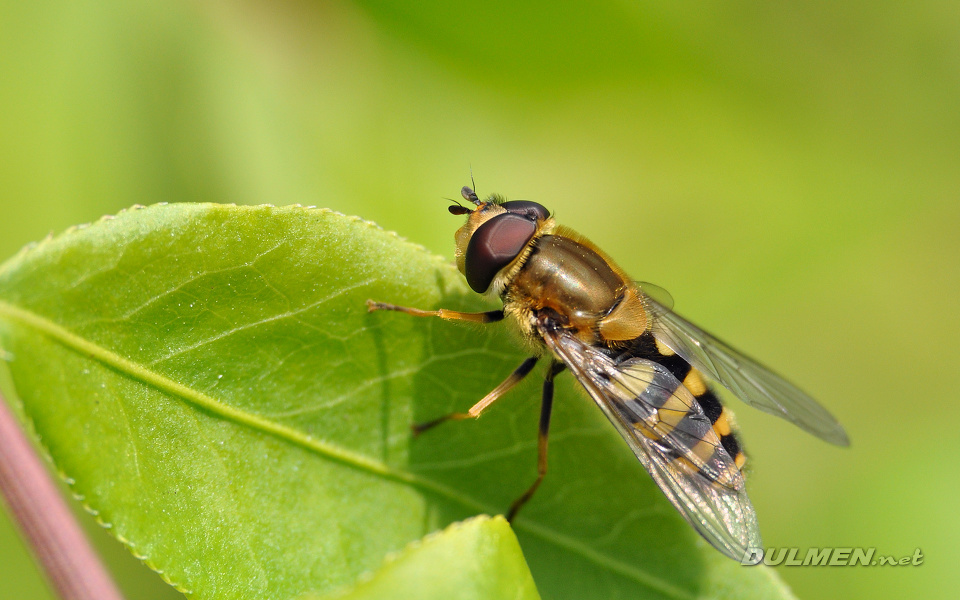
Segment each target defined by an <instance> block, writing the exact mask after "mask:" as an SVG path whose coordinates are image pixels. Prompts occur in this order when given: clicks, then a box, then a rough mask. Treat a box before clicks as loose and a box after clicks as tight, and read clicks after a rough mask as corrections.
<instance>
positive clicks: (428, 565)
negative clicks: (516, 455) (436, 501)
mask: <svg viewBox="0 0 960 600" xmlns="http://www.w3.org/2000/svg"><path fill="white" fill-rule="evenodd" d="M307 598H318V597H317V596H313V595H308V596H307V597H305V598H304V600H306V599H307ZM325 598H326V599H327V600H382V599H383V598H407V599H409V600H430V599H431V598H435V599H437V600H449V599H450V598H459V599H461V600H497V599H498V598H502V599H503V600H537V599H539V598H540V595H539V594H537V588H536V587H535V586H534V584H533V577H532V576H531V575H530V570H529V569H528V568H527V563H526V562H524V560H523V553H521V552H520V543H519V542H518V541H517V537H516V536H515V535H514V534H513V530H511V529H510V525H508V524H507V521H506V519H504V518H503V517H494V518H490V517H487V516H481V517H474V518H472V519H469V520H467V521H464V522H462V523H455V524H453V525H451V526H450V527H448V528H447V529H445V530H444V531H442V532H438V533H433V534H430V535H428V536H427V537H426V538H424V539H423V540H418V541H416V542H414V543H412V544H410V545H409V546H407V547H406V548H405V549H404V550H403V551H402V552H401V553H400V554H398V555H396V556H390V557H388V558H387V561H386V564H385V565H384V566H382V567H381V568H380V570H378V571H377V572H376V574H375V575H374V576H373V577H371V578H369V579H365V580H363V581H361V582H360V583H358V584H357V585H356V586H355V587H353V588H351V589H350V590H348V591H345V592H339V593H334V594H332V595H330V596H325Z"/></svg>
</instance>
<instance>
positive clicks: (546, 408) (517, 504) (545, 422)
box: [507, 361, 564, 522]
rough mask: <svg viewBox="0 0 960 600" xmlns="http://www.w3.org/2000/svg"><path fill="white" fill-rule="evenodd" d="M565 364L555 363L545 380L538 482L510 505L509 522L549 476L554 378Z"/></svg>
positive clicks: (538, 436)
mask: <svg viewBox="0 0 960 600" xmlns="http://www.w3.org/2000/svg"><path fill="white" fill-rule="evenodd" d="M563 369H564V366H563V363H561V362H557V361H554V362H553V363H552V364H551V365H550V369H549V370H548V371H547V376H546V378H545V379H544V380H543V401H542V403H541V404H540V429H539V431H538V433H537V480H536V481H534V482H533V485H531V486H530V488H529V489H528V490H527V491H526V492H524V493H523V495H522V496H520V497H519V498H517V499H516V500H514V501H513V504H511V505H510V512H508V513H507V521H511V522H512V521H513V519H514V517H516V516H517V512H518V511H519V510H520V509H521V508H522V507H523V505H524V504H526V503H527V501H528V500H529V499H530V498H532V497H533V493H534V492H536V491H537V488H538V487H540V482H541V481H543V476H544V475H546V474H547V435H548V434H549V433H550V412H551V411H552V410H553V378H554V377H555V376H556V375H557V374H558V373H560V372H561V371H563Z"/></svg>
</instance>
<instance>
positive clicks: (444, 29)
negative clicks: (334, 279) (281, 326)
mask: <svg viewBox="0 0 960 600" xmlns="http://www.w3.org/2000/svg"><path fill="white" fill-rule="evenodd" d="M471 167H472V169H473V174H474V176H475V177H476V185H477V188H478V191H479V192H480V194H481V195H485V194H489V193H491V192H500V193H503V194H506V195H507V196H508V197H510V198H512V199H533V200H537V201H540V202H542V203H543V204H546V205H547V206H548V207H549V208H551V209H552V210H554V211H555V212H556V214H557V215H558V217H559V219H560V220H561V222H563V223H565V224H568V225H572V226H574V227H575V228H577V229H578V230H580V231H581V232H582V233H584V234H585V235H587V236H588V237H590V238H592V239H594V240H595V241H597V242H598V243H599V244H600V245H601V246H602V247H603V248H604V249H605V250H607V251H608V252H609V253H610V254H611V255H612V256H614V257H615V258H616V259H617V260H618V261H619V262H620V263H621V264H622V265H623V266H624V267H625V268H626V269H627V270H628V271H629V272H630V273H632V274H634V276H636V277H637V278H638V279H642V280H647V281H652V282H656V283H657V284H659V285H662V286H664V287H666V288H667V289H669V290H671V292H672V293H673V295H674V297H675V298H676V305H677V308H678V310H679V311H680V312H681V313H683V314H685V315H687V316H690V317H692V318H693V320H695V321H696V322H698V323H700V324H702V325H703V326H704V327H706V328H708V329H710V330H712V331H714V332H716V333H718V334H719V335H720V336H721V337H725V338H727V339H730V340H732V341H734V342H736V344H737V345H738V346H740V347H741V348H743V349H745V350H747V351H748V352H749V353H752V354H754V355H756V356H759V357H761V358H762V359H764V361H765V362H767V363H769V364H772V365H775V366H777V367H778V369H779V370H780V371H782V372H784V373H785V374H787V375H789V376H790V377H791V378H792V379H794V380H796V381H798V382H800V383H801V384H802V385H803V386H804V387H805V388H806V389H808V390H810V391H811V392H813V393H814V395H816V396H817V397H818V398H820V399H821V400H822V402H823V403H824V404H825V405H827V406H828V407H830V408H831V410H833V411H834V412H835V414H837V415H838V417H839V418H840V419H841V420H842V421H843V422H844V423H845V424H846V426H847V428H848V431H849V433H850V437H851V439H852V440H853V446H852V447H851V448H850V449H847V450H842V449H837V448H833V447H829V446H828V445H826V444H823V443H822V442H819V441H818V440H816V439H814V438H813V437H811V436H808V435H805V434H803V433H802V432H800V430H798V429H796V428H792V427H791V426H789V425H787V424H785V423H783V422H781V421H779V420H776V419H773V418H770V417H768V416H766V415H763V414H759V413H757V412H756V411H752V410H749V409H746V408H744V407H742V406H737V405H734V408H735V409H738V410H737V413H738V416H739V420H740V424H741V428H742V430H743V436H744V438H745V439H746V444H747V449H748V451H749V453H750V455H751V457H752V464H753V467H754V470H753V473H752V477H751V484H750V485H751V497H752V498H753V501H754V504H755V506H756V508H757V512H758V514H759V517H760V523H761V527H762V531H763V534H764V541H765V543H766V544H767V545H769V546H797V547H800V548H802V549H805V548H808V547H820V546H842V547H857V546H863V547H876V548H877V552H878V553H879V554H884V555H894V556H898V557H899V556H906V555H912V554H913V552H914V550H915V549H916V548H920V549H921V551H922V552H923V554H924V556H925V561H924V564H923V565H922V566H919V567H912V566H911V567H883V568H881V567H870V568H865V567H845V568H841V567H832V568H826V567H817V568H812V567H807V568H803V567H793V568H788V567H780V568H779V569H778V571H779V573H780V575H781V576H782V577H783V578H784V579H785V580H786V581H787V582H788V583H789V584H790V585H791V586H792V588H793V589H794V591H795V592H796V593H797V595H798V596H800V597H802V598H824V597H841V598H842V597H871V598H901V597H915V598H951V597H953V595H954V594H955V590H956V589H958V587H960V571H958V570H957V569H956V565H957V564H960V548H958V547H957V544H956V542H955V541H956V540H957V539H960V517H958V514H957V511H956V509H955V507H956V504H957V496H958V491H960V489H958V488H960V469H958V467H957V464H956V459H955V457H956V456H957V454H958V453H960V435H958V433H957V426H958V418H960V403H958V402H957V400H958V397H960V394H958V392H957V391H956V390H957V389H958V381H957V375H958V367H957V365H958V363H960V351H958V350H957V339H958V334H960V303H958V294H960V4H957V3H956V2H946V1H944V2H937V1H932V0H921V1H918V2H913V3H896V2H885V1H881V2H863V1H859V2H858V1H853V2H844V3H834V2H803V3H796V2H783V3H747V2H719V1H712V2H709V1H708V2H682V1H681V2H676V1H675V2H664V3H656V4H651V3H640V2H625V1H603V2H595V3H591V4H589V5H588V4H586V3H576V2H562V1H561V2H556V1H554V2H535V3H529V4H525V5H524V6H522V7H515V6H513V3H507V2H491V1H486V2H465V3H456V4H451V3H447V2H435V1H421V2H419V3H416V4H415V5H414V4H413V3H410V4H409V5H405V6H402V5H400V3H393V2H380V1H369V2H356V3H349V2H346V1H344V2H324V3H319V2H317V3H314V2H308V1H306V0H300V1H296V0H286V1H274V2H264V1H257V0H243V1H229V0H207V1H199V2H182V1H179V0H165V1H162V2H161V1H149V0H124V1H122V2H121V1H119V0H104V1H102V2H97V3H92V2H66V1H58V0H53V1H51V0H37V1H34V2H13V1H12V0H3V1H2V2H0V256H2V257H7V256H9V255H11V254H13V253H14V252H15V251H16V250H17V249H18V248H19V247H21V246H22V245H23V244H25V243H27V242H29V241H31V240H36V239H39V238H41V237H43V236H44V235H46V234H47V233H48V232H50V231H55V232H59V231H61V230H63V229H64V228H65V227H67V226H69V225H72V224H76V223H82V222H89V221H91V220H94V219H96V218H98V217H99V216H100V215H102V214H107V213H114V212H116V211H118V210H119V209H121V208H123V207H126V206H129V205H131V204H135V203H139V204H150V203H154V202H184V201H186V202H194V201H211V202H235V203H272V204H290V203H302V204H316V205H320V206H328V207H331V208H334V209H336V210H338V211H341V212H344V213H347V214H356V215H360V216H362V217H364V218H366V219H370V220H373V221H376V222H377V223H379V224H380V225H382V226H384V227H385V228H387V229H391V230H395V231H398V232H400V233H401V234H402V235H404V236H405V237H407V238H408V239H411V240H413V241H415V242H418V243H421V244H423V245H425V246H426V247H427V248H429V249H430V250H431V251H433V252H436V253H440V254H443V255H445V256H452V251H453V249H452V234H453V231H454V230H455V228H456V227H457V226H458V225H459V222H460V219H455V218H453V217H451V216H450V215H448V214H447V212H446V210H445V207H446V204H447V202H446V201H445V200H443V197H445V196H446V197H457V196H458V192H459V189H460V186H462V185H464V184H467V183H469V176H470V168H471ZM0 516H2V515H0ZM87 521H90V519H89V518H87ZM91 529H92V530H93V529H95V526H92V527H91ZM95 537H96V539H97V542H98V544H99V546H100V547H101V548H102V549H103V552H104V553H105V554H106V555H107V557H108V559H109V561H110V564H111V566H112V567H113V568H114V570H115V572H116V573H117V574H118V577H119V579H120V581H121V584H122V586H123V587H124V589H125V591H127V593H128V595H129V597H130V598H175V597H177V594H175V593H174V592H173V591H172V590H170V589H165V584H163V583H161V582H160V580H159V578H158V577H156V576H155V575H153V574H152V573H149V572H148V571H147V570H146V569H145V568H142V567H140V566H139V565H138V564H137V563H136V561H135V560H134V559H132V558H130V557H129V556H126V555H125V550H123V549H122V548H121V547H120V546H119V544H117V543H115V542H113V541H112V540H110V539H108V538H107V537H106V535H105V534H104V533H102V532H95ZM0 586H2V588H3V590H4V594H5V595H6V596H9V597H11V598H49V597H50V593H49V592H48V591H47V590H46V588H45V585H44V584H43V582H42V580H41V579H40V576H39V575H38V574H37V573H36V572H35V570H33V567H32V566H31V560H30V558H29V555H28V554H27V553H26V550H25V549H24V547H23V545H22V543H21V542H20V541H19V539H18V537H17V535H16V533H15V532H14V530H13V529H12V526H11V524H10V523H9V522H8V521H7V520H6V519H5V517H4V518H3V519H2V520H0Z"/></svg>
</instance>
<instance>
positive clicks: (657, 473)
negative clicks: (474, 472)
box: [367, 187, 849, 562]
mask: <svg viewBox="0 0 960 600" xmlns="http://www.w3.org/2000/svg"><path fill="white" fill-rule="evenodd" d="M461 194H462V195H463V198H464V199H465V200H468V201H469V202H471V203H472V204H474V205H475V208H473V209H470V208H467V207H465V206H463V205H460V204H459V203H458V204H455V205H451V206H450V207H449V211H450V212H451V213H452V214H454V215H467V221H466V223H465V224H464V225H463V226H462V227H461V228H460V229H459V230H458V231H457V233H456V236H455V237H456V246H457V248H456V258H457V267H458V268H459V269H460V272H461V273H463V275H464V276H465V277H466V280H467V283H468V284H469V285H470V287H471V288H472V289H473V290H474V291H475V292H478V293H480V294H485V295H487V296H491V297H493V296H499V297H500V299H501V300H502V302H503V309H502V310H494V311H489V312H482V313H463V312H457V311H452V310H447V309H443V308H441V309H439V310H420V309H416V308H408V307H403V306H395V305H393V304H386V303H382V302H374V301H372V300H368V301H367V307H368V309H369V310H370V311H375V310H394V311H400V312H404V313H407V314H411V315H414V316H418V317H428V316H435V317H440V318H441V319H447V320H460V321H471V322H474V323H493V322H496V321H500V320H502V319H505V318H506V319H508V320H509V321H512V322H513V324H515V325H516V326H517V327H518V328H519V330H520V332H521V333H522V334H523V336H524V338H525V339H527V340H528V341H529V342H530V344H529V345H530V346H531V347H532V348H535V349H536V350H535V351H534V356H532V357H531V358H528V359H527V360H525V361H524V362H523V363H522V364H521V365H520V366H519V367H517V369H516V370H515V371H514V372H513V373H512V374H511V375H510V376H509V377H507V379H506V380H504V381H503V383H501V384H500V385H498V386H497V387H496V388H495V389H494V390H493V391H491V392H490V393H489V394H487V395H486V396H485V397H484V398H483V399H481V400H480V401H479V402H477V403H476V404H475V405H474V406H473V407H472V408H470V409H469V410H468V411H467V412H465V413H453V414H449V415H445V416H443V417H440V418H438V419H434V420H432V421H430V422H427V423H422V424H418V425H414V432H415V433H417V434H419V433H422V432H423V431H425V430H427V429H430V428H431V427H434V426H436V425H439V424H440V423H443V422H445V421H450V420H460V419H469V418H476V417H479V416H480V415H481V413H483V411H484V410H486V409H487V408H488V407H489V406H490V405H491V404H493V403H494V402H495V401H496V400H497V399H498V398H500V397H501V396H503V395H504V394H505V393H506V392H507V391H509V390H510V389H511V388H512V387H514V386H515V385H516V384H517V383H518V382H519V381H520V380H522V379H523V378H524V377H526V375H527V374H529V373H530V371H531V370H532V369H533V367H534V365H535V364H536V363H537V361H538V359H539V358H541V357H542V356H546V357H547V359H548V360H549V361H550V365H549V367H548V368H547V370H546V376H545V379H544V382H543V395H542V403H541V412H540V424H539V434H538V460H537V478H536V480H535V481H534V482H533V484H532V485H531V486H530V487H529V488H528V489H527V490H526V492H524V493H523V494H522V495H521V496H520V497H519V498H517V499H516V500H515V501H514V502H513V504H512V505H511V507H510V511H509V513H508V515H507V518H508V519H509V520H513V518H514V517H515V516H516V514H517V511H519V510H520V508H521V507H522V506H523V505H524V504H525V503H526V502H527V501H528V500H530V498H531V497H532V496H533V494H534V492H536V490H537V488H538V487H539V486H540V483H541V482H542V481H543V478H544V475H545V474H546V472H547V434H548V431H549V427H550V412H551V408H552V403H553V380H554V377H555V376H556V375H558V374H559V373H560V372H561V371H563V370H565V369H569V370H570V371H571V372H572V373H573V375H574V376H575V377H576V378H577V380H578V381H579V382H580V384H581V385H582V386H583V387H584V389H585V390H586V391H587V393H588V394H589V395H590V397H591V398H593V400H594V401H595V402H596V403H597V405H598V406H599V407H600V409H601V410H602V411H603V413H604V414H605V415H606V416H607V418H608V419H609V420H610V422H611V423H613V425H614V427H615V428H616V429H617V431H618V432H619V433H620V435H621V436H622V437H623V439H624V440H625V441H626V442H627V445H629V446H630V449H631V450H633V452H634V454H635V455H636V456H637V458H638V459H639V460H640V462H641V464H643V466H644V467H645V468H646V469H647V471H648V472H649V473H650V475H651V477H653V480H654V481H655V482H656V483H657V485H658V486H659V487H660V489H661V490H662V491H663V493H664V494H665V495H666V496H667V498H668V499H669V500H670V502H671V503H672V504H673V505H674V507H676V509H677V510H678V511H679V512H680V514H681V515H683V517H684V518H685V519H686V520H687V522H689V523H690V524H691V525H692V526H693V527H694V529H696V530H697V532H699V533H700V535H702V536H703V537H704V538H705V539H706V540H707V541H708V542H710V543H711V544H712V545H713V546H714V547H716V548H717V549H718V550H720V551H721V552H723V553H724V554H726V555H727V556H729V557H731V558H734V559H737V560H744V558H745V557H752V560H751V561H750V562H756V561H757V559H758V558H760V557H762V552H759V553H758V551H760V550H761V548H762V545H761V541H760V532H759V528H758V526H757V518H756V513H755V512H754V509H753V506H752V505H751V504H750V499H749V498H748V497H747V493H746V489H745V486H744V476H743V466H744V462H745V460H746V459H745V456H744V454H743V451H742V449H741V446H740V442H739V440H738V438H737V434H736V433H735V432H734V430H733V422H732V415H731V414H730V412H729V410H728V409H726V408H724V407H723V406H722V405H721V404H720V401H719V400H718V399H717V396H716V395H715V394H714V393H713V392H712V391H711V389H710V387H709V386H708V384H707V382H706V379H710V380H712V381H714V382H717V383H719V384H720V385H722V386H723V387H725V388H727V389H728V390H730V391H731V392H732V393H733V394H734V395H735V396H737V397H738V398H740V399H741V400H742V401H744V402H746V403H747V404H749V405H751V406H754V407H756V408H758V409H760V410H762V411H764V412H768V413H770V414H773V415H776V416H779V417H781V418H783V419H786V420H788V421H790V422H792V423H794V424H796V425H798V426H799V427H801V428H802V429H805V430H806V431H808V432H810V433H812V434H813V435H816V436H817V437H820V438H822V439H824V440H826V441H827V442H830V443H832V444H836V445H838V446H846V445H849V440H848V438H847V434H846V432H844V429H843V427H842V426H841V425H840V424H839V423H838V422H837V420H836V419H835V418H834V417H833V416H832V415H831V414H830V413H829V412H827V410H826V409H824V408H823V407H822V406H820V405H819V404H817V402H816V401H815V400H813V398H811V397H810V396H808V395H807V394H806V393H804V392H803V391H801V390H800V389H799V388H797V387H796V386H794V385H793V384H791V383H789V382H787V381H786V380H784V379H783V378H781V377H780V376H779V375H777V374H775V373H773V372H772V371H770V370H769V369H768V368H766V367H764V366H762V365H761V364H759V363H758V362H756V361H755V360H753V359H751V358H748V357H747V356H745V355H744V354H742V353H740V352H739V351H737V350H735V349H733V348H732V347H731V346H729V345H727V344H726V343H724V342H722V341H720V340H719V339H717V338H716V337H714V336H712V335H710V334H709V333H707V332H705V331H704V330H702V329H700V328H699V327H697V326H696V325H693V324H692V323H690V322H689V321H687V320H685V319H684V318H682V317H680V316H679V315H677V314H676V313H675V312H673V311H672V310H671V308H672V300H671V299H670V297H669V294H667V293H666V292H665V291H664V290H662V289H660V288H657V287H656V286H652V285H649V284H646V283H637V282H634V281H633V280H631V279H630V278H629V277H628V276H627V275H626V274H625V273H624V272H623V271H622V270H621V269H620V268H619V267H618V266H617V265H616V264H615V263H614V262H613V261H612V260H610V258H609V257H607V255H606V254H604V253H603V251H601V250H600V249H599V248H597V247H596V246H594V245H593V244H592V243H590V242H589V241H587V240H586V239H585V238H583V237H582V236H580V235H578V234H577V233H575V232H574V231H573V230H571V229H568V228H566V227H563V226H559V225H557V223H556V222H555V220H554V219H553V217H552V216H551V215H550V213H549V212H548V211H547V209H546V208H544V207H543V206H542V205H540V204H538V203H536V202H531V201H511V202H508V201H504V200H502V199H501V198H498V197H496V196H491V197H490V198H489V199H487V200H486V201H481V200H480V199H479V198H478V197H477V194H476V193H475V192H474V191H473V190H472V189H471V188H469V187H464V188H463V190H462V191H461Z"/></svg>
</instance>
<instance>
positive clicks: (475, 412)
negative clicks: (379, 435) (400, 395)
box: [413, 356, 538, 435]
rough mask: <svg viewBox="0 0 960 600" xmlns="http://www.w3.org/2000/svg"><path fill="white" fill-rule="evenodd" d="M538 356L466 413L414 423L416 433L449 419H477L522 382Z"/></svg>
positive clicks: (517, 369)
mask: <svg viewBox="0 0 960 600" xmlns="http://www.w3.org/2000/svg"><path fill="white" fill-rule="evenodd" d="M537 360H538V357H536V356H531V357H530V358H528V359H527V360H525V361H523V363H521V365H520V366H519V367H517V368H516V370H515V371H514V372H513V373H511V374H510V376H509V377H507V378H506V379H504V380H503V383H501V384H500V385H498V386H497V387H495V388H493V390H492V391H491V392H490V393H489V394H487V395H486V396H484V397H483V399H482V400H480V402H477V403H476V404H474V405H473V406H471V407H470V410H468V411H467V412H465V413H450V414H449V415H444V416H442V417H440V418H439V419H434V420H432V421H427V422H426V423H416V424H414V425H413V433H414V435H420V434H421V433H423V432H424V431H426V430H428V429H430V428H431V427H436V426H437V425H439V424H440V423H445V422H447V421H460V420H463V419H476V418H477V417H479V416H480V413H482V412H483V411H484V410H485V409H486V408H487V407H488V406H490V405H491V404H493V403H494V402H495V401H496V400H497V398H499V397H500V396H502V395H504V394H506V393H507V392H508V391H510V389H511V388H512V387H513V386H515V385H517V384H518V383H520V381H521V380H522V379H523V378H524V377H526V376H527V374H528V373H530V371H531V370H532V369H533V366H534V365H535V364H537Z"/></svg>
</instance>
